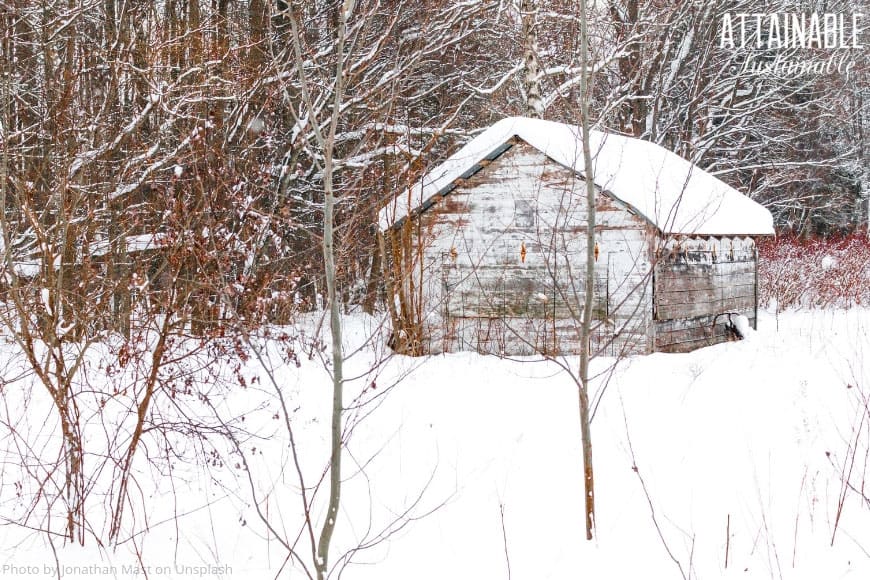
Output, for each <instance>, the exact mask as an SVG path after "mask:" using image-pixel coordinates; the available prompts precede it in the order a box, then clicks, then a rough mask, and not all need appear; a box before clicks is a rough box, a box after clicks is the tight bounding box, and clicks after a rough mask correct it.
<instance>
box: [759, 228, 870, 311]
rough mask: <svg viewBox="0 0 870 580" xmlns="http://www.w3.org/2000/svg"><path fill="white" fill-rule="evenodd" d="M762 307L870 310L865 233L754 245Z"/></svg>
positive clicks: (868, 250)
mask: <svg viewBox="0 0 870 580" xmlns="http://www.w3.org/2000/svg"><path fill="white" fill-rule="evenodd" d="M758 253H759V263H758V283H759V304H760V306H774V305H775V306H776V307H777V308H778V309H780V310H782V309H785V308H801V307H804V308H829V307H834V308H851V307H853V306H867V305H870V239H868V236H867V234H866V233H856V234H851V235H848V236H841V237H832V238H811V239H808V240H807V239H801V238H798V237H796V236H794V235H790V234H787V235H780V236H778V237H777V238H776V239H772V238H771V239H765V240H761V241H759V243H758Z"/></svg>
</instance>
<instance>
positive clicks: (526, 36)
mask: <svg viewBox="0 0 870 580" xmlns="http://www.w3.org/2000/svg"><path fill="white" fill-rule="evenodd" d="M520 12H521V13H522V14H521V18H522V22H523V69H524V70H523V89H524V90H525V92H526V115H528V116H529V117H534V118H537V119H540V118H541V117H542V116H543V114H544V103H543V101H542V100H541V70H540V66H539V65H538V23H537V16H538V7H537V5H536V4H535V0H522V4H521V6H520Z"/></svg>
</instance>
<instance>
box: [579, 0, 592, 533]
mask: <svg viewBox="0 0 870 580" xmlns="http://www.w3.org/2000/svg"><path fill="white" fill-rule="evenodd" d="M586 24H587V23H586V0H580V69H581V70H580V129H581V131H582V136H581V138H582V141H583V173H584V176H585V181H586V211H587V216H588V217H587V223H586V291H585V297H584V298H585V301H584V304H583V323H582V325H581V328H580V431H581V435H582V437H583V474H584V477H583V483H584V490H583V491H584V497H585V499H586V503H585V511H586V539H587V540H591V539H592V535H593V531H594V528H595V485H594V482H595V479H594V477H593V475H592V430H591V429H590V426H589V358H590V352H589V351H590V349H591V347H590V336H591V331H592V303H593V301H592V299H593V296H592V293H593V292H594V287H595V284H594V283H595V252H594V250H593V248H595V182H594V175H593V173H592V151H591V149H590V146H589V93H590V91H589V84H590V82H589V81H590V78H589V76H590V73H589V36H588V31H587V27H586Z"/></svg>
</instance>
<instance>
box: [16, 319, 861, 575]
mask: <svg viewBox="0 0 870 580" xmlns="http://www.w3.org/2000/svg"><path fill="white" fill-rule="evenodd" d="M346 322H347V324H348V335H347V337H346V338H347V340H346V342H347V346H348V347H349V350H351V351H354V350H355V347H356V346H359V345H360V344H361V343H363V342H364V341H365V337H367V336H368V335H369V334H370V333H374V334H375V335H377V328H376V327H377V323H376V321H375V320H373V319H371V318H368V317H363V316H354V317H348V318H347V319H346ZM261 344H262V345H263V347H262V350H261V351H260V352H261V355H262V356H261V358H260V359H258V357H256V356H252V357H251V358H249V359H248V361H247V362H246V363H245V364H244V366H243V367H241V370H240V371H237V372H234V373H232V375H233V376H236V377H237V376H238V375H239V372H240V373H241V375H242V376H245V377H247V379H246V385H247V386H246V388H240V387H238V388H234V389H231V390H229V391H228V392H226V393H224V394H223V396H222V398H221V399H220V400H219V401H217V400H213V401H212V403H213V404H214V407H215V413H216V414H217V415H218V416H220V417H223V418H230V417H235V418H236V419H237V425H239V426H240V427H239V428H240V429H241V428H242V427H243V428H244V432H245V433H247V434H246V435H244V438H242V436H241V435H240V439H239V445H240V447H241V449H242V450H243V451H244V454H245V460H246V461H247V464H248V469H247V470H246V469H245V468H244V465H243V462H242V461H241V456H240V455H238V454H237V453H234V452H233V449H232V446H231V445H229V444H228V443H225V444H224V445H223V446H221V445H220V444H218V443H216V444H215V449H214V451H215V453H216V456H217V457H219V460H218V461H216V462H215V463H214V464H204V463H202V462H199V463H185V462H183V461H180V460H179V461H178V462H177V463H173V464H172V466H171V467H172V469H171V470H170V469H169V468H168V467H167V468H166V469H158V468H157V467H154V466H153V465H151V464H149V463H147V462H145V461H144V459H143V461H142V462H140V463H139V464H138V466H137V469H138V472H137V474H138V475H137V478H136V492H135V493H136V495H135V497H136V498H137V501H138V502H140V505H144V506H145V508H144V510H140V509H138V508H130V512H129V513H130V514H137V516H136V519H135V520H128V521H127V524H126V526H127V527H126V528H125V529H127V530H128V531H127V532H126V535H125V536H124V537H123V539H124V540H125V541H123V543H122V544H121V545H119V546H117V547H114V548H110V547H107V546H104V547H100V546H99V545H97V542H96V541H94V540H88V541H86V543H85V546H84V547H81V546H75V545H65V544H64V542H63V541H62V540H61V539H55V542H54V544H55V546H54V548H55V549H56V551H57V554H56V556H57V557H56V558H55V555H54V554H53V552H52V548H51V547H50V546H49V545H48V544H47V542H46V536H45V534H44V533H40V532H38V531H32V530H28V529H27V528H25V527H22V526H21V525H17V524H11V523H8V524H7V525H5V526H2V527H0V577H2V578H7V577H9V578H14V577H30V578H51V577H55V578H56V577H57V574H54V573H52V572H53V568H54V567H55V566H56V565H57V564H56V562H58V561H59V562H60V563H61V564H62V565H63V566H66V567H68V568H67V573H66V574H64V575H63V577H64V578H70V579H71V578H127V577H141V578H144V577H145V575H146V574H145V573H146V572H147V577H148V578H239V579H241V578H271V577H275V576H277V575H279V574H280V575H281V577H290V578H298V577H304V573H303V572H302V571H301V570H300V569H299V565H298V564H297V563H295V562H294V561H292V560H290V561H288V558H287V550H286V549H285V548H284V547H282V546H281V545H280V543H279V542H278V541H277V540H276V539H275V536H276V534H277V535H280V536H281V537H283V538H285V539H287V540H288V541H289V543H291V544H294V545H295V547H296V549H297V551H298V553H299V555H300V558H302V559H303V560H306V559H307V561H309V562H310V560H311V547H310V546H311V542H310V539H309V537H308V535H307V532H305V531H304V529H303V527H302V524H303V523H304V517H303V515H302V514H303V510H302V509H301V501H300V493H299V490H300V486H299V480H298V477H297V470H296V466H295V464H294V462H293V459H292V454H291V452H290V447H289V443H288V437H287V430H286V428H285V424H284V421H283V418H282V414H281V409H280V407H279V405H278V403H277V402H276V398H275V391H274V388H273V386H272V384H271V382H270V378H269V374H268V373H266V372H264V371H263V364H262V363H265V365H266V366H268V367H270V368H273V369H274V372H273V373H272V375H273V376H274V377H275V379H276V384H277V385H279V386H280V388H281V392H282V394H283V396H284V397H285V405H286V408H287V409H288V411H289V412H290V415H291V417H292V420H291V424H292V426H293V430H294V436H295V444H296V448H297V449H298V451H299V468H300V470H301V472H302V473H303V476H304V477H305V482H306V485H307V486H308V487H309V488H311V487H313V486H314V485H316V484H317V482H318V480H319V478H321V476H322V474H323V468H324V466H325V463H326V460H327V453H328V415H327V412H328V406H329V400H330V396H331V392H330V384H329V378H328V375H327V373H326V371H325V370H324V367H323V365H322V364H321V362H320V360H319V358H318V357H317V356H316V355H315V356H314V357H313V358H311V359H309V357H308V356H306V355H305V354H304V353H302V352H301V351H299V352H298V354H299V355H300V356H299V362H300V366H299V367H298V368H297V367H296V366H295V365H294V364H283V363H282V362H281V356H280V355H281V352H280V351H281V349H282V348H283V347H282V346H281V345H280V344H279V343H277V342H274V341H263V342H262V343H261ZM8 348H11V347H8ZM385 351H386V347H385V346H384V345H383V340H382V338H381V337H378V336H376V338H375V340H374V341H372V342H371V343H369V345H368V346H365V347H363V348H362V349H360V350H359V351H356V352H354V354H353V356H352V357H351V358H350V360H349V362H348V367H349V368H348V372H347V375H348V376H351V377H354V376H357V375H361V378H359V379H358V380H355V381H353V382H352V383H351V384H350V387H349V390H350V393H349V395H348V397H347V399H346V400H347V402H348V405H349V406H352V407H353V409H352V410H351V411H350V412H349V415H348V418H349V420H351V422H352V424H354V425H355V426H354V427H353V429H352V431H351V432H349V433H348V441H349V444H348V449H347V453H346V454H345V459H344V469H343V473H344V477H345V490H344V494H343V497H342V501H343V508H342V517H341V519H340V520H339V521H338V526H337V529H336V537H335V540H334V550H333V551H332V553H331V558H332V560H333V562H335V563H336V564H337V566H338V568H336V570H335V571H334V575H337V574H338V573H339V571H341V574H342V576H344V577H346V578H362V579H381V580H382V579H399V578H401V579H406V578H414V579H433V580H434V579H439V580H442V579H446V578H460V579H461V578H469V579H471V578H474V579H478V578H486V579H497V578H498V579H509V580H518V579H530V580H531V579H534V580H540V579H546V578H554V579H561V578H566V579H567V578H589V579H592V580H598V579H639V578H656V579H658V578H675V579H679V578H686V579H688V578H698V579H713V578H746V579H750V578H752V579H755V578H758V579H769V578H776V579H779V578H782V579H795V580H797V579H807V580H810V579H812V580H818V579H833V578H856V579H858V578H860V579H865V578H868V577H870V499H868V498H870V489H866V490H865V479H866V477H867V475H868V453H870V414H868V405H867V400H868V397H870V363H867V362H865V361H867V357H866V356H865V355H866V354H867V352H868V351H870V310H862V309H852V310H848V311H834V310H828V311H800V312H786V313H780V314H779V315H778V316H777V317H774V316H773V315H770V314H766V315H765V314H762V316H761V319H760V330H759V332H758V333H751V334H750V337H749V338H748V339H747V340H745V341H741V342H732V343H726V344H721V345H717V346H714V347H709V348H705V349H701V350H698V351H696V352H693V353H688V354H655V355H651V356H645V357H636V358H632V359H630V360H625V361H622V362H621V363H620V364H619V365H618V366H617V367H616V368H615V369H609V367H610V366H611V364H612V362H613V361H609V360H597V361H595V364H596V365H597V366H596V369H597V370H599V371H602V372H603V374H602V375H601V376H600V377H599V382H598V387H597V391H596V393H595V401H596V403H598V404H597V407H596V412H595V416H594V420H593V446H594V455H595V481H596V517H597V534H596V537H595V539H594V540H593V541H591V542H588V541H586V539H585V530H584V527H583V507H582V499H583V491H582V490H583V487H582V486H583V483H582V459H581V447H580V430H579V421H578V404H577V392H576V387H575V385H574V383H573V382H572V381H571V379H570V377H569V376H568V374H567V373H566V372H564V371H563V370H562V369H561V368H560V366H559V365H557V364H555V363H554V362H540V361H532V360H531V359H526V360H516V361H506V360H499V359H497V358H494V357H485V356H478V355H475V354H470V353H461V354H450V355H440V356H435V357H429V358H425V359H412V358H407V357H392V358H389V360H387V361H386V362H385V363H383V364H381V365H380V366H378V365H376V364H375V362H376V361H379V360H380V359H381V358H382V356H383V355H384V353H385ZM261 361H262V362H261ZM571 363H572V365H574V367H575V368H576V364H575V363H574V361H571ZM373 366H378V368H377V371H376V373H375V374H372V373H370V372H369V370H370V369H371V367H373ZM229 368H231V367H229ZM608 369H609V370H608ZM604 371H608V372H604ZM227 372H229V370H228V371H227ZM21 384H22V383H21V382H19V383H15V385H13V386H16V387H17V388H21ZM11 388H12V386H7V387H5V389H6V390H5V391H4V393H3V403H4V404H5V405H7V408H6V411H5V412H4V420H6V419H7V418H9V417H13V416H16V417H18V422H17V426H18V428H19V429H20V430H21V431H22V432H30V431H28V429H29V430H31V431H33V433H34V438H37V439H38V437H37V435H38V430H36V425H37V424H38V423H39V422H40V421H43V422H44V421H45V416H46V415H40V414H39V413H35V412H32V411H28V412H27V413H24V414H22V413H21V412H20V411H16V410H15V409H11V410H10V409H9V407H8V405H9V404H10V402H14V401H15V400H17V399H16V397H15V396H13V395H12V394H11V393H10V392H9V389H11ZM360 393H361V394H360ZM358 394H359V395H360V397H359V399H356V398H355V397H356V395H358ZM39 397H40V395H39V390H38V389H34V391H33V394H32V397H31V398H32V399H34V401H33V402H32V403H31V404H32V405H33V406H34V408H39V401H38V399H39ZM352 400H356V401H359V402H360V403H361V404H360V405H356V404H355V403H351V401H352ZM16 413H17V414H16ZM22 415H23V416H22ZM242 417H244V419H243V420H242ZM238 432H239V433H242V431H238ZM3 441H4V445H3V447H2V448H0V452H2V453H4V454H5V457H4V458H3V461H2V464H3V481H2V487H0V490H2V496H0V500H2V503H0V506H2V507H0V516H2V517H3V521H4V522H5V521H7V520H8V518H10V517H12V516H13V515H14V516H15V518H16V520H17V521H18V522H21V521H25V520H24V518H23V517H22V513H21V511H20V510H21V509H23V508H22V507H21V506H22V505H23V506H26V505H28V502H27V501H23V500H20V501H18V503H16V498H15V493H14V490H15V489H17V488H16V487H14V485H13V484H14V481H16V480H17V478H22V477H24V476H22V473H23V471H22V469H21V467H20V466H19V465H17V464H16V461H17V459H16V458H17V456H18V455H20V452H19V450H16V448H14V447H13V446H12V445H11V443H10V442H9V439H8V438H4V439H3ZM218 441H219V440H218ZM143 453H145V452H143ZM146 454H150V455H151V456H159V453H158V450H155V449H148V450H147V453H146ZM158 464H159V462H158ZM37 471H38V470H37ZM107 471H108V470H107ZM161 474H162V475H161ZM169 474H171V477H170V475H169ZM249 475H250V478H249V477H248V476H249ZM25 479H26V478H25ZM23 481H24V480H23ZM22 487H23V489H25V490H32V489H33V486H32V483H27V481H24V483H23V484H22ZM312 494H313V495H314V497H313V500H312V501H313V502H314V506H315V507H314V509H313V511H314V514H313V515H314V517H315V518H316V519H317V521H319V518H320V516H321V515H322V512H323V504H324V500H325V496H326V489H325V486H324V487H323V488H322V489H321V490H319V491H317V492H316V493H314V492H313V490H311V489H309V491H308V494H307V496H308V498H309V499H311V496H312ZM25 495H26V494H25ZM252 495H255V496H256V498H257V501H258V505H259V511H260V513H261V514H262V517H265V518H267V519H268V520H269V521H270V523H271V525H272V530H271V531H267V530H266V528H265V525H264V524H263V521H262V518H261V517H260V516H259V515H258V513H257V510H256V509H255V508H254V503H253V501H254V500H253V499H252ZM19 504H20V505H19ZM109 504H111V502H107V501H104V500H97V501H94V502H93V504H92V505H93V506H94V507H93V508H91V509H92V510H93V511H91V512H89V515H88V517H89V519H91V520H92V521H93V522H95V525H104V524H105V520H104V518H103V516H101V515H100V510H101V509H103V508H102V506H104V505H109ZM132 517H133V516H131V518H132ZM146 518H147V531H143V530H145V528H146V523H145V522H146ZM27 521H29V523H34V522H33V520H32V519H31V520H27ZM35 527H36V526H35ZM130 531H133V532H140V533H138V534H135V535H132V536H131V535H130ZM97 532H98V534H97V535H100V534H102V533H103V532H100V531H99V530H97ZM360 545H365V546H368V547H367V549H364V550H360V551H353V549H354V548H356V547H358V546H360ZM346 553H349V558H345V559H341V555H342V554H346ZM95 565H97V566H100V567H94V566H95ZM76 567H78V568H76ZM137 567H138V570H137ZM137 571H138V572H139V574H136V572H137ZM288 574H289V576H288Z"/></svg>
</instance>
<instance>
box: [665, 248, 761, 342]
mask: <svg viewBox="0 0 870 580" xmlns="http://www.w3.org/2000/svg"><path fill="white" fill-rule="evenodd" d="M653 288H654V299H653V305H654V310H653V316H654V319H655V346H656V350H658V351H662V352H688V351H690V350H693V349H696V348H700V347H702V346H708V345H711V344H716V343H719V342H722V341H724V340H727V338H728V337H727V334H726V329H725V320H726V319H725V318H724V317H721V316H720V317H719V318H718V319H717V318H716V316H717V315H719V314H722V313H724V312H739V313H741V314H743V315H745V316H746V317H747V318H749V321H750V325H751V326H752V327H755V325H756V314H757V312H756V301H757V293H756V292H757V290H756V251H755V241H754V240H753V239H752V238H749V237H733V238H729V237H721V238H682V239H675V240H669V241H668V242H667V243H666V244H664V247H663V249H662V251H661V252H660V258H659V260H658V261H657V263H656V267H655V280H654V282H653ZM714 319H715V322H716V324H715V325H714Z"/></svg>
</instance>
